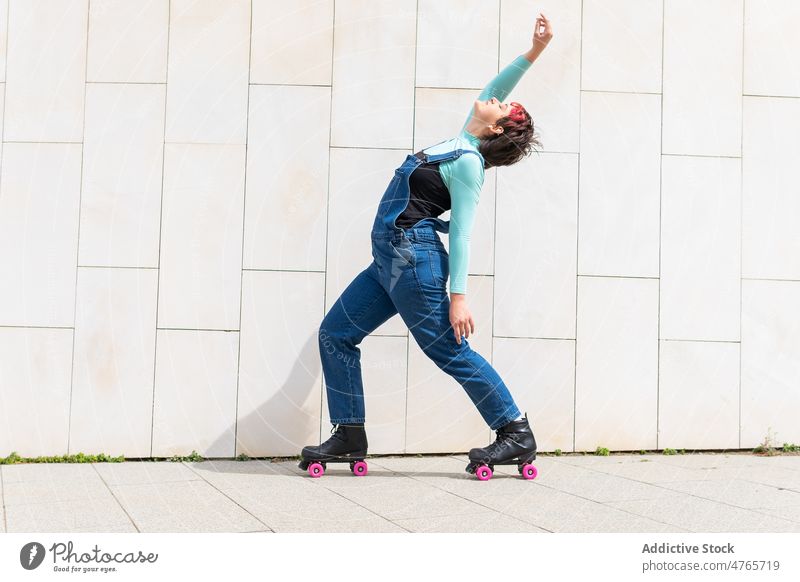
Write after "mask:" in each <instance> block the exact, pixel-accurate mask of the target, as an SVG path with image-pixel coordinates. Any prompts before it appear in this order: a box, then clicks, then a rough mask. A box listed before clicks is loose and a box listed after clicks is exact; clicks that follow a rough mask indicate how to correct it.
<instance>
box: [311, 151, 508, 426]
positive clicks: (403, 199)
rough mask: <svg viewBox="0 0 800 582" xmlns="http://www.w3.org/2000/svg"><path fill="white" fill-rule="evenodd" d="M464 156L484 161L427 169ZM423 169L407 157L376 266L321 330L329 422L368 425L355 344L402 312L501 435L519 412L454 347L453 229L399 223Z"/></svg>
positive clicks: (386, 206)
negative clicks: (447, 237) (446, 239)
mask: <svg viewBox="0 0 800 582" xmlns="http://www.w3.org/2000/svg"><path fill="white" fill-rule="evenodd" d="M442 143H444V142H442ZM463 153H472V154H475V155H479V154H478V153H477V152H475V151H473V150H469V149H456V150H453V151H450V152H445V153H441V154H434V155H427V154H423V156H424V157H425V160H426V161H427V162H442V161H446V160H452V159H456V158H458V157H459V156H461V155H462V154H463ZM421 164H422V160H420V159H419V158H417V157H416V156H414V155H411V154H409V155H408V156H407V157H406V159H405V161H404V162H403V164H402V165H401V166H400V167H399V168H397V169H396V170H395V172H394V177H393V178H392V180H391V182H390V183H389V186H388V187H387V188H386V192H385V193H384V194H383V197H382V198H381V201H380V203H379V205H378V212H377V215H376V216H375V222H374V223H373V226H372V233H371V238H372V257H373V259H374V260H373V261H372V263H371V264H370V265H369V266H368V267H367V268H366V269H364V270H363V271H362V272H361V273H359V274H358V275H357V276H356V278H355V279H353V281H352V282H351V283H350V285H349V286H348V287H347V288H346V289H345V290H344V292H343V293H342V295H341V296H340V297H339V299H338V300H337V301H336V302H335V303H334V305H333V306H332V307H331V309H330V310H329V311H328V313H327V314H326V315H325V318H324V319H323V321H322V324H321V325H320V328H319V348H320V356H321V358H322V371H323V375H324V379H325V389H326V394H327V397H328V410H329V413H330V420H331V423H333V424H347V423H355V422H364V421H365V408H364V391H363V385H362V380H361V351H360V349H359V348H358V345H359V344H360V343H361V341H362V340H363V339H364V338H365V337H366V336H367V335H369V334H370V333H371V332H373V331H374V330H375V329H376V328H377V327H378V326H380V325H381V324H383V323H384V322H385V321H387V320H388V319H389V318H390V317H392V316H393V315H395V314H396V313H399V314H400V317H401V318H402V319H403V322H404V323H405V324H406V325H407V326H408V329H409V330H410V331H411V334H412V335H413V336H414V339H415V340H416V342H417V344H418V345H419V346H420V348H421V349H422V351H423V352H424V353H425V354H426V355H427V356H428V357H429V358H431V360H433V361H434V363H435V364H436V365H437V366H438V367H439V368H440V369H442V370H443V371H445V372H446V373H447V374H449V375H450V376H452V377H453V378H454V379H455V380H456V381H457V382H458V383H459V384H460V385H461V386H462V387H463V388H464V390H465V391H466V393H467V395H468V396H469V398H470V399H471V400H472V402H473V403H474V404H475V406H476V407H477V409H478V412H479V413H480V414H481V416H482V417H483V419H484V420H485V421H486V423H487V424H488V425H489V427H490V428H491V429H492V430H496V429H497V428H499V427H501V426H503V425H505V424H507V423H509V422H510V421H512V420H514V419H515V418H517V417H518V416H520V412H519V409H518V408H517V406H516V404H515V403H514V399H513V398H512V396H511V393H510V392H509V390H508V388H507V387H506V385H505V384H504V383H503V380H502V379H501V378H500V376H499V375H498V374H497V372H496V371H495V369H494V368H493V367H492V365H491V364H489V362H487V361H486V360H485V359H484V358H483V356H481V355H480V354H479V353H477V352H476V351H474V350H473V349H472V348H471V347H470V345H469V341H467V339H466V338H465V337H464V336H463V335H462V336H461V343H460V344H459V343H458V342H456V339H455V332H454V330H453V326H452V325H451V324H450V297H449V296H448V293H447V288H446V283H447V277H448V275H449V264H448V254H447V250H446V249H445V247H444V244H443V243H442V241H441V240H440V239H439V235H437V234H436V231H437V230H438V231H439V232H444V233H447V232H449V227H450V223H449V221H447V222H446V221H443V220H441V219H439V218H432V217H429V218H424V219H422V220H420V221H418V222H417V223H416V224H415V225H414V226H412V227H411V228H408V229H403V228H400V227H398V226H397V225H396V224H395V221H396V219H397V217H398V216H399V215H400V213H402V212H403V210H404V209H405V208H406V205H407V204H408V201H409V195H410V190H409V176H410V175H411V173H412V172H413V171H414V170H415V169H416V168H417V167H418V166H420V165H421ZM484 333H486V332H484Z"/></svg>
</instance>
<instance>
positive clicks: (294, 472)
mask: <svg viewBox="0 0 800 582" xmlns="http://www.w3.org/2000/svg"><path fill="white" fill-rule="evenodd" d="M367 458H368V459H369V460H370V462H371V461H372V459H370V458H369V457H367ZM278 464H279V465H281V466H282V465H283V463H278ZM378 466H381V465H380V464H378ZM284 468H285V469H286V470H287V471H289V472H290V473H291V474H290V475H286V476H287V477H289V478H291V477H292V476H295V475H305V471H300V470H299V469H298V468H296V465H294V464H293V463H290V464H289V466H287V467H284ZM313 486H315V487H320V488H322V489H325V490H326V491H329V492H330V493H335V494H336V495H338V496H339V497H341V498H342V499H344V500H345V501H347V502H349V503H352V504H353V505H356V506H358V507H361V508H362V509H365V510H367V511H369V512H370V513H372V514H374V515H376V516H378V517H380V518H381V519H384V520H386V521H388V522H389V523H391V524H392V525H396V526H397V527H399V528H401V529H404V530H405V531H406V532H408V533H413V532H412V531H411V530H409V529H407V528H405V527H403V526H402V525H400V524H399V523H395V522H394V521H392V519H390V518H388V517H386V516H385V515H381V514H380V513H377V512H375V511H373V510H372V509H370V508H369V507H366V506H364V505H361V504H360V503H359V502H358V501H355V500H354V499H350V498H349V497H346V496H345V495H343V494H342V493H340V492H339V491H335V490H333V489H331V488H330V487H326V486H325V485H324V484H322V483H320V484H315V485H313Z"/></svg>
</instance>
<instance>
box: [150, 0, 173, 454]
mask: <svg viewBox="0 0 800 582" xmlns="http://www.w3.org/2000/svg"><path fill="white" fill-rule="evenodd" d="M171 27H172V0H168V2H167V49H166V50H167V62H166V71H165V74H164V75H165V76H164V133H163V140H162V142H161V200H160V202H161V203H160V207H159V212H158V265H157V269H158V270H157V271H156V272H157V277H156V321H155V324H156V325H155V328H156V334H155V337H154V338H153V385H152V397H151V401H152V405H151V407H150V456H151V457H152V456H153V437H154V431H155V414H156V371H157V368H158V303H159V301H158V298H159V294H160V293H161V240H162V238H163V233H162V230H163V227H164V173H165V170H164V167H165V164H166V157H167V99H168V95H169V91H168V90H167V86H168V85H167V83H168V82H169V41H170V36H171V35H170V28H171Z"/></svg>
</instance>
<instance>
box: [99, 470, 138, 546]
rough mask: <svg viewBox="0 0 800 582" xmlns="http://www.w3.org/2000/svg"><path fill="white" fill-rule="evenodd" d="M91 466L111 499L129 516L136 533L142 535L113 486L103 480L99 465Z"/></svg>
mask: <svg viewBox="0 0 800 582" xmlns="http://www.w3.org/2000/svg"><path fill="white" fill-rule="evenodd" d="M89 464H90V465H91V466H92V469H94V472H95V473H96V474H97V476H98V477H99V478H100V481H102V482H103V485H105V486H106V489H107V490H108V492H109V493H110V494H111V497H113V498H114V501H116V502H117V505H119V507H120V509H122V511H123V512H124V513H125V515H126V516H128V519H130V520H131V524H132V525H133V527H134V528H135V529H136V533H142V530H140V529H139V526H138V525H136V522H135V521H134V520H133V517H132V516H131V514H130V513H128V510H127V509H125V506H124V505H123V504H122V502H121V501H120V500H119V498H118V497H117V496H116V495H115V494H114V491H113V490H112V489H111V486H110V485H109V484H108V483H107V482H106V480H105V479H103V475H101V474H100V471H98V470H97V463H89Z"/></svg>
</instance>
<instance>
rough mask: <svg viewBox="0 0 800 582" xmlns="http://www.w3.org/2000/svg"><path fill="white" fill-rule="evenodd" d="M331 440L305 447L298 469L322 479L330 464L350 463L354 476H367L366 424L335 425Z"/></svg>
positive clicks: (332, 429)
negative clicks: (365, 458) (305, 470)
mask: <svg viewBox="0 0 800 582" xmlns="http://www.w3.org/2000/svg"><path fill="white" fill-rule="evenodd" d="M331 435H332V436H331V438H329V439H328V440H327V441H325V442H324V443H322V444H320V445H308V446H306V447H303V451H302V453H301V455H300V456H301V460H300V463H298V465H297V466H298V467H300V468H301V469H308V473H309V475H311V476H312V477H321V476H322V475H323V473H324V472H325V469H326V467H327V464H328V463H348V462H349V463H350V470H351V471H352V472H353V474H354V475H357V476H359V477H360V476H362V475H366V474H367V463H366V462H365V461H364V457H366V456H367V433H366V431H365V430H364V423H363V422H361V423H352V424H334V425H333V427H332V428H331Z"/></svg>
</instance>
